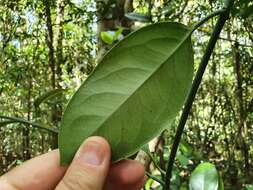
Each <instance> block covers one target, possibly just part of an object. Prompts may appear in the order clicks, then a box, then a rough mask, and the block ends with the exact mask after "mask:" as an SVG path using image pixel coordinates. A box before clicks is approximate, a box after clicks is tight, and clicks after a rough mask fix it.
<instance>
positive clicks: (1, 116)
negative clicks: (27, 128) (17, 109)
mask: <svg viewBox="0 0 253 190" xmlns="http://www.w3.org/2000/svg"><path fill="white" fill-rule="evenodd" d="M0 118H1V119H7V120H10V121H14V122H16V123H23V124H28V125H32V126H33V127H34V128H37V129H41V130H45V131H48V132H51V133H53V134H58V130H57V129H52V128H49V127H43V126H41V125H40V124H38V123H33V122H31V121H27V120H25V119H21V118H18V117H9V116H3V115H0Z"/></svg>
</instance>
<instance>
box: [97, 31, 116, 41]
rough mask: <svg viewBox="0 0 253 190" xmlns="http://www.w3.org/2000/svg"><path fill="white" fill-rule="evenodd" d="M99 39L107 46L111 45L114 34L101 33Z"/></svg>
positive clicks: (111, 32)
mask: <svg viewBox="0 0 253 190" xmlns="http://www.w3.org/2000/svg"><path fill="white" fill-rule="evenodd" d="M100 37H101V39H102V40H103V42H105V43H107V44H112V43H113V41H114V32H113V31H107V32H105V31H103V32H101V33H100Z"/></svg>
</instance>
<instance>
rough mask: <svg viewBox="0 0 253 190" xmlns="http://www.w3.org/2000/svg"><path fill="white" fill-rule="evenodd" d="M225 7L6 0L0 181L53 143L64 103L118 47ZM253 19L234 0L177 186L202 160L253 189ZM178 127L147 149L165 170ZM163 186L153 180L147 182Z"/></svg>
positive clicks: (1, 27) (0, 28)
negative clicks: (139, 32)
mask: <svg viewBox="0 0 253 190" xmlns="http://www.w3.org/2000/svg"><path fill="white" fill-rule="evenodd" d="M222 3H223V2H222V1H221V0H208V1H207V0H174V1H172V0H98V1H95V0H55V1H53V0H19V1H14V0H11V1H5V0H1V1H0V175H1V174H3V173H5V172H6V171H8V170H10V169H11V168H13V167H14V166H16V165H19V164H21V163H23V162H24V161H25V160H27V159H30V158H32V157H34V156H36V155H39V154H42V153H45V152H47V151H49V150H52V149H54V148H56V147H57V131H58V127H59V124H60V121H61V117H62V113H63V110H64V108H65V107H66V104H67V102H68V100H69V99H70V98H71V96H72V95H73V93H74V92H75V90H76V89H77V88H78V87H79V86H80V84H81V83H82V81H84V80H85V79H86V78H87V77H88V76H89V74H90V73H91V72H92V70H93V69H94V68H95V67H96V65H97V63H98V62H99V59H101V57H102V56H103V55H104V53H105V52H106V51H108V50H109V49H110V48H111V47H112V45H113V44H115V43H116V42H117V41H119V40H121V39H123V38H124V36H126V35H127V34H129V33H130V32H131V31H134V30H136V29H138V28H140V27H142V26H145V25H147V24H150V23H156V22H159V21H173V22H181V23H184V24H186V25H189V26H192V25H193V24H194V23H196V22H198V21H199V20H200V19H201V18H203V17H205V16H206V15H208V14H209V13H211V12H213V11H214V10H217V9H219V8H220V7H222ZM215 21H216V18H212V19H210V20H209V21H208V22H207V23H205V24H204V25H203V26H202V27H201V28H199V29H198V30H197V31H196V32H195V33H194V35H193V37H192V40H193V48H194V59H195V63H194V64H195V68H197V67H198V65H199V63H200V60H201V57H202V56H203V54H204V50H205V48H206V45H207V42H208V39H209V38H210V34H211V32H212V29H213V27H214V25H215ZM252 23H253V2H252V1H250V0H240V1H236V2H235V6H234V7H233V8H232V11H231V18H230V20H228V21H227V23H226V25H225V27H224V28H223V31H222V33H221V35H220V38H219V41H218V42H217V44H216V48H215V51H214V52H213V54H212V57H211V60H210V64H209V66H208V68H207V71H206V73H205V76H204V79H203V82H202V84H201V87H200V89H199V91H198V94H197V97H196V99H195V101H194V105H193V107H192V110H191V113H190V117H189V119H188V121H187V123H186V129H185V131H184V135H183V139H182V141H181V143H180V146H179V150H178V153H177V156H176V162H175V164H174V169H173V176H172V188H173V189H187V187H188V185H187V184H188V181H189V176H190V174H191V172H192V171H193V169H194V168H195V167H196V165H198V164H199V163H201V162H203V161H208V162H211V163H213V164H215V166H216V168H217V169H218V170H219V172H220V174H221V176H222V178H223V181H224V184H225V189H230V190H232V189H243V188H246V184H253V24H252ZM177 123H178V121H177V120H176V121H175V122H174V124H173V125H172V126H171V127H170V128H168V130H166V131H164V132H163V133H162V134H161V135H160V136H159V137H158V138H156V139H155V141H153V143H151V145H152V146H153V147H152V150H151V154H152V155H153V159H154V160H153V161H155V162H156V163H157V164H158V165H159V167H160V168H162V169H165V168H166V164H167V162H168V157H169V153H170V148H171V145H172V143H173V139H174V136H175V131H176V126H177ZM143 135H145V134H143ZM140 157H141V158H140ZM143 157H144V159H143ZM138 159H141V160H142V162H144V163H145V167H146V170H147V171H149V172H151V173H153V174H154V175H156V176H158V177H160V178H163V177H164V176H163V175H162V174H160V173H159V172H158V171H157V170H156V169H155V167H154V163H153V162H152V160H150V158H149V157H145V155H144V156H143V155H142V156H139V158H138ZM247 187H249V186H247ZM159 188H161V187H159V184H157V183H155V182H154V181H153V180H152V179H150V180H148V182H147V184H146V186H145V189H159Z"/></svg>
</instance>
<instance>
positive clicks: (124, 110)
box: [59, 22, 193, 164]
mask: <svg viewBox="0 0 253 190" xmlns="http://www.w3.org/2000/svg"><path fill="white" fill-rule="evenodd" d="M190 34H191V32H190V31H189V30H188V28H187V27H186V26H184V25H182V24H179V23H170V22H164V23H157V24H153V25H149V26H146V27H144V28H142V29H140V30H137V31H136V32H134V33H132V34H130V35H129V36H128V37H126V38H125V39H123V40H122V41H120V42H119V43H118V44H117V45H116V46H114V47H113V48H112V49H111V50H110V51H109V53H107V54H106V55H105V57H104V58H103V59H102V61H101V62H100V64H99V65H98V66H97V67H96V69H95V71H94V72H93V73H92V75H90V77H89V78H88V79H87V80H86V81H85V82H84V83H83V84H82V85H81V87H80V88H79V90H78V91H77V92H76V93H75V95H74V96H73V97H72V99H71V101H70V102H69V104H68V106H67V108H66V111H65V113H64V115H63V119H62V122H61V127H60V135H59V148H60V155H61V163H62V164H68V163H70V162H71V160H72V158H73V156H74V154H75V152H76V151H77V149H78V147H79V146H80V144H81V143H82V142H83V140H84V139H86V138H87V137H89V136H93V135H99V136H103V137H105V138H106V139H107V140H108V142H109V143H110V145H111V149H112V160H113V161H117V160H120V159H122V158H125V157H127V156H129V155H132V154H133V153H135V152H136V151H137V150H138V149H139V148H141V147H142V146H143V145H144V144H145V143H147V142H148V141H149V140H151V139H152V138H154V137H155V136H156V135H157V134H159V133H160V132H161V131H162V130H163V129H165V128H167V127H169V126H170V124H171V123H172V122H173V120H174V119H175V117H176V116H177V114H178V112H179V110H180V109H181V107H182V105H183V102H184V100H185V97H186V95H187V93H188V91H189V89H190V86H191V81H192V76H193V51H192V46H191V39H190Z"/></svg>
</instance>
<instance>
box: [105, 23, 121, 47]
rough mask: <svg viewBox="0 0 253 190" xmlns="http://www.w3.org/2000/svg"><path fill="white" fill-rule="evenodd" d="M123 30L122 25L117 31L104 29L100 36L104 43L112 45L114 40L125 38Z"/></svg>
mask: <svg viewBox="0 0 253 190" xmlns="http://www.w3.org/2000/svg"><path fill="white" fill-rule="evenodd" d="M122 32H123V28H122V27H120V28H119V29H118V30H116V31H103V32H101V33H100V36H101V39H102V40H103V42H104V43H106V44H109V45H111V44H113V42H115V41H117V40H120V39H121V38H123V35H122Z"/></svg>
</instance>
